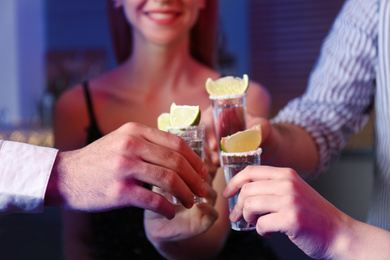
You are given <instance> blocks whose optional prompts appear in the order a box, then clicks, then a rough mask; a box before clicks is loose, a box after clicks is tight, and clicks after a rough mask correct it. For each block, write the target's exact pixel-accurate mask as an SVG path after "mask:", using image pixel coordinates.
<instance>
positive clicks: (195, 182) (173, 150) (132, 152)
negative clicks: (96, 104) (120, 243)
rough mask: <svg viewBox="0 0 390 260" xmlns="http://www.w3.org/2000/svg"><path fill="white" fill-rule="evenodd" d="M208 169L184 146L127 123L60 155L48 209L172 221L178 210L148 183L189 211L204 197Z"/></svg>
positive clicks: (167, 136)
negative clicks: (126, 210) (130, 210)
mask: <svg viewBox="0 0 390 260" xmlns="http://www.w3.org/2000/svg"><path fill="white" fill-rule="evenodd" d="M206 176H207V169H206V168H205V166H204V164H203V162H202V160H201V158H199V156H197V155H196V154H195V153H194V152H193V151H192V150H191V148H190V147H189V146H188V145H187V144H186V143H185V141H184V140H183V139H181V138H179V137H177V136H174V135H171V134H168V133H165V132H163V131H160V130H157V129H154V128H150V127H146V126H142V125H140V124H135V123H127V124H125V125H123V126H122V127H120V128H119V129H117V130H116V131H113V132H112V133H110V134H108V135H106V136H104V137H102V138H101V139H99V140H97V141H95V142H93V143H92V144H90V145H88V146H86V147H84V148H82V149H79V150H75V151H69V152H60V153H59V154H58V157H57V159H56V162H55V164H54V168H53V171H52V174H51V176H50V180H49V185H48V189H47V191H46V196H45V204H46V205H53V206H57V207H60V208H64V209H69V210H76V211H88V212H98V211H107V210H111V209H114V208H120V207H128V206H135V207H141V208H145V209H149V210H152V211H154V212H156V213H159V214H162V215H164V216H165V217H167V218H169V219H171V218H173V217H174V215H175V208H174V206H173V205H172V204H171V203H170V202H168V200H166V199H165V198H164V197H163V196H162V195H160V194H158V193H155V192H153V191H151V190H149V189H147V188H145V187H143V184H144V183H147V184H150V185H154V186H157V187H160V188H162V189H164V190H167V191H169V192H170V193H171V194H172V195H174V196H175V197H177V198H178V199H179V200H180V201H181V203H182V204H183V205H184V206H185V207H187V208H190V207H192V205H193V196H192V193H194V194H196V195H198V196H200V197H203V196H205V195H206V192H207V187H206V186H205V184H204V183H202V179H203V178H206Z"/></svg>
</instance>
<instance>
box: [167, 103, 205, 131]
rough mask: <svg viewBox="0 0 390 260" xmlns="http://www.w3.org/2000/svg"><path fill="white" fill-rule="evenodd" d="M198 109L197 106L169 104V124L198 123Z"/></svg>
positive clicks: (184, 124) (186, 124)
mask: <svg viewBox="0 0 390 260" xmlns="http://www.w3.org/2000/svg"><path fill="white" fill-rule="evenodd" d="M199 122H200V109H199V106H186V105H184V106H178V105H176V104H175V103H173V104H172V105H171V113H170V123H171V126H193V125H199Z"/></svg>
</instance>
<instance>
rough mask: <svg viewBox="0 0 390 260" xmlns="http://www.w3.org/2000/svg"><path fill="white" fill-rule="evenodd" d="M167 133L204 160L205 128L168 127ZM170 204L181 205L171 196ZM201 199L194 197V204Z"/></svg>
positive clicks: (198, 126)
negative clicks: (175, 136)
mask: <svg viewBox="0 0 390 260" xmlns="http://www.w3.org/2000/svg"><path fill="white" fill-rule="evenodd" d="M167 131H168V133H171V134H174V135H177V136H179V137H181V138H183V139H184V141H186V143H187V144H188V145H189V146H190V147H191V149H192V150H193V151H194V152H195V153H196V154H197V155H198V156H199V157H200V158H202V160H204V153H203V145H204V136H205V126H204V125H197V126H168V127H167ZM172 202H173V203H174V204H178V205H179V204H181V203H180V201H179V200H178V199H177V198H176V197H174V196H172ZM201 202H202V198H200V197H198V196H195V195H194V203H201Z"/></svg>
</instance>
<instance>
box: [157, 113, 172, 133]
mask: <svg viewBox="0 0 390 260" xmlns="http://www.w3.org/2000/svg"><path fill="white" fill-rule="evenodd" d="M170 125H171V115H170V114H169V113H162V114H161V115H159V116H158V118H157V128H158V129H159V130H162V131H165V132H167V131H168V130H167V126H170Z"/></svg>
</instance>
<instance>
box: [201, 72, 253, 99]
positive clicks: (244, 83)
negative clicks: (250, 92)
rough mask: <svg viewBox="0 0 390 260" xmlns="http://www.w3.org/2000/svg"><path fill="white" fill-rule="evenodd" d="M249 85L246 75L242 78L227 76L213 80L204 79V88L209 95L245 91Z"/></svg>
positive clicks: (232, 93)
mask: <svg viewBox="0 0 390 260" xmlns="http://www.w3.org/2000/svg"><path fill="white" fill-rule="evenodd" d="M248 86H249V79H248V75H246V74H244V76H243V78H238V77H233V76H227V77H223V78H219V79H217V80H215V81H213V80H212V79H211V78H208V79H207V80H206V90H207V93H209V95H211V96H225V95H236V94H242V93H245V92H246V90H247V89H248Z"/></svg>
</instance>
